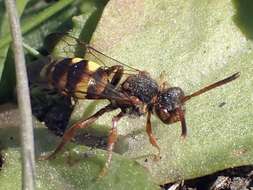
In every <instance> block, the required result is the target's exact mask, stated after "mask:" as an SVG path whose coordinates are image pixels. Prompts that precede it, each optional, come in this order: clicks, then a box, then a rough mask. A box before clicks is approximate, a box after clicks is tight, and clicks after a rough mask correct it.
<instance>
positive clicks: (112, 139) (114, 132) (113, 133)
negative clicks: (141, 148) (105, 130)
mask: <svg viewBox="0 0 253 190" xmlns="http://www.w3.org/2000/svg"><path fill="white" fill-rule="evenodd" d="M124 115H125V114H124V113H123V112H120V113H119V114H118V115H116V116H114V117H113V119H112V128H111V130H110V134H109V137H108V145H107V151H108V157H107V160H106V162H105V165H104V167H103V169H102V170H101V172H100V174H99V177H102V176H104V175H105V174H106V172H107V170H108V169H109V167H110V164H111V160H112V152H113V148H114V145H115V142H116V141H117V137H118V132H117V123H118V121H119V120H120V119H121V118H122V117H123V116H124Z"/></svg>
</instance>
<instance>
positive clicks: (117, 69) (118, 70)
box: [107, 65, 124, 87]
mask: <svg viewBox="0 0 253 190" xmlns="http://www.w3.org/2000/svg"><path fill="white" fill-rule="evenodd" d="M123 71H124V68H123V66H122V65H114V66H112V67H110V68H108V70H107V73H108V75H110V74H112V73H114V75H113V77H112V80H111V82H110V83H111V85H112V86H115V87H116V86H117V84H118V83H119V81H120V79H121V78H122V76H123Z"/></svg>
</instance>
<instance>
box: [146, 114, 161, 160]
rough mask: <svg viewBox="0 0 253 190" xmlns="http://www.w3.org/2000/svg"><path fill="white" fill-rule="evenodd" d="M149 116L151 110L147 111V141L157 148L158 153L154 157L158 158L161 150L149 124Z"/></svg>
mask: <svg viewBox="0 0 253 190" xmlns="http://www.w3.org/2000/svg"><path fill="white" fill-rule="evenodd" d="M150 118H151V112H148V117H147V123H146V131H147V134H148V137H149V142H150V143H151V144H152V145H153V146H154V147H156V148H157V150H158V154H157V156H156V158H158V159H160V152H161V151H160V147H159V145H158V144H157V141H156V138H155V136H154V135H153V133H152V126H151V121H150Z"/></svg>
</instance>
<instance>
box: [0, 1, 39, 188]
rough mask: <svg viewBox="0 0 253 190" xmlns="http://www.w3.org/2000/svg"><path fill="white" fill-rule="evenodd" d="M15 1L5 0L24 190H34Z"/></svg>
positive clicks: (27, 97) (29, 120) (28, 105)
mask: <svg viewBox="0 0 253 190" xmlns="http://www.w3.org/2000/svg"><path fill="white" fill-rule="evenodd" d="M15 3H16V1H15V0H5V6H6V10H7V13H8V17H9V23H10V27H11V35H12V39H13V47H12V48H13V52H14V58H15V67H16V77H17V95H18V104H19V111H20V115H21V121H20V126H21V130H20V132H21V150H22V152H21V153H22V189H23V190H33V189H34V186H35V159H34V140H33V139H34V138H33V125H32V112H31V102H30V95H29V87H28V79H27V72H26V67H25V57H24V51H23V44H22V35H21V29H20V21H19V17H18V13H17V9H16V4H15Z"/></svg>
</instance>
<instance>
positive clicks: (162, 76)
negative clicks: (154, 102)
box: [159, 71, 170, 90]
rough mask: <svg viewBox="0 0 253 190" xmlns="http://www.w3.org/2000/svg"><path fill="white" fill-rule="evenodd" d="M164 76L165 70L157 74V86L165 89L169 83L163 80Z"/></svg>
mask: <svg viewBox="0 0 253 190" xmlns="http://www.w3.org/2000/svg"><path fill="white" fill-rule="evenodd" d="M165 76H166V72H165V71H162V72H161V74H160V76H159V86H160V89H162V90H163V89H166V88H168V87H169V86H170V85H169V83H168V82H167V81H166V80H165V78H166V77H165Z"/></svg>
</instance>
